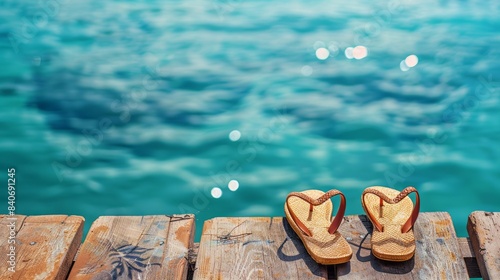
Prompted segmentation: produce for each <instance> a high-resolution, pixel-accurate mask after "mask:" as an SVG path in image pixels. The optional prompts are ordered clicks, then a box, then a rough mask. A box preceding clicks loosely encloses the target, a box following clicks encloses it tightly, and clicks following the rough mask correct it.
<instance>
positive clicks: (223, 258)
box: [193, 217, 328, 279]
mask: <svg viewBox="0 0 500 280" xmlns="http://www.w3.org/2000/svg"><path fill="white" fill-rule="evenodd" d="M327 273H328V272H327V268H326V267H325V266H321V265H318V264H317V263H316V262H315V261H314V260H313V259H312V258H311V257H310V256H309V255H308V254H307V252H306V251H305V248H304V247H303V245H302V242H301V241H300V239H299V238H298V237H297V235H296V234H295V233H294V232H293V230H292V229H291V227H290V226H289V225H288V223H287V222H286V219H284V218H282V217H279V218H215V219H212V220H208V221H206V222H205V224H204V225H203V232H202V235H201V240H200V247H199V250H198V257H197V260H196V269H195V272H194V277H193V279H326V278H327V276H328V275H327Z"/></svg>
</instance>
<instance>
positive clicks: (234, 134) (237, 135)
mask: <svg viewBox="0 0 500 280" xmlns="http://www.w3.org/2000/svg"><path fill="white" fill-rule="evenodd" d="M240 138H241V132H240V131H239V130H233V131H231V132H229V140H231V141H233V142H235V141H238V140H240Z"/></svg>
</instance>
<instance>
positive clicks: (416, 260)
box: [337, 212, 468, 280]
mask: <svg viewBox="0 0 500 280" xmlns="http://www.w3.org/2000/svg"><path fill="white" fill-rule="evenodd" d="M339 231H340V232H341V233H342V235H343V236H344V237H345V238H346V239H347V240H348V241H349V243H350V244H351V247H352V250H353V257H352V259H351V261H350V262H349V263H346V264H341V265H337V277H338V279H385V280H389V279H408V278H410V279H411V278H412V277H413V279H468V275H467V270H466V267H465V262H464V260H463V258H462V253H461V251H460V247H459V245H458V241H457V237H456V234H455V229H454V228H453V223H452V221H451V218H450V215H449V214H448V213H442V212H433V213H421V214H420V215H419V217H418V220H417V223H416V224H415V227H414V233H415V238H416V240H417V249H416V252H415V257H413V258H412V259H411V260H409V261H406V262H399V263H398V262H388V261H382V260H379V259H377V258H375V257H374V256H373V255H372V254H371V250H370V248H371V245H370V236H371V235H370V234H368V233H370V232H371V231H372V224H371V222H370V221H369V220H368V218H366V216H364V215H360V216H347V217H345V221H344V223H343V224H342V225H341V226H340V229H339Z"/></svg>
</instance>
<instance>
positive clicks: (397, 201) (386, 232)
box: [285, 187, 420, 265]
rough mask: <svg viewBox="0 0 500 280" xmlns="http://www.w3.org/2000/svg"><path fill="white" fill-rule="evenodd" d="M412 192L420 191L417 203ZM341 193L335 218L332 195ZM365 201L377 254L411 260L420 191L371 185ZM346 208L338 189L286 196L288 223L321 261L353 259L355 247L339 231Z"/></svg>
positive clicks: (363, 197)
mask: <svg viewBox="0 0 500 280" xmlns="http://www.w3.org/2000/svg"><path fill="white" fill-rule="evenodd" d="M412 192H414V193H415V194H416V200H415V205H413V202H412V201H411V199H410V198H409V197H407V196H408V195H409V194H410V193H412ZM337 195H338V196H340V205H339V209H338V211H337V214H336V215H335V217H334V218H333V220H332V218H331V217H332V213H333V204H332V202H331V201H330V198H332V197H334V196H337ZM384 202H386V204H384ZM361 203H362V205H363V209H364V210H365V212H366V214H367V216H368V218H369V219H370V221H371V222H372V224H373V232H372V237H371V245H372V253H373V255H374V256H375V257H377V258H379V259H382V260H388V261H406V260H409V259H411V258H412V257H413V255H414V253H415V237H414V235H413V230H412V228H413V225H414V224H415V221H416V220H417V216H418V212H419V208H420V201H419V195H418V192H417V190H416V189H415V188H414V187H407V188H405V189H404V190H403V191H401V192H399V191H397V190H394V189H391V188H387V187H369V188H367V189H365V190H364V191H363V194H362V195H361ZM345 208H346V200H345V197H344V195H343V194H342V192H340V191H338V190H330V191H328V192H326V193H325V192H323V191H320V190H306V191H302V192H292V193H290V194H289V195H288V196H287V198H286V201H285V214H286V218H287V220H288V223H289V224H290V226H291V227H292V228H293V230H294V231H295V232H296V233H297V235H298V236H299V238H300V239H301V240H302V242H303V243H304V246H305V248H306V250H307V252H308V253H309V255H310V256H311V257H312V258H313V259H314V260H315V261H316V262H318V263H320V264H325V265H331V264H341V263H345V262H348V261H349V260H350V259H351V256H352V250H351V247H350V246H349V244H348V243H347V241H346V240H345V239H344V237H342V235H341V234H340V233H339V232H338V231H337V229H338V227H339V226H340V224H341V222H342V220H343V217H344V213H345Z"/></svg>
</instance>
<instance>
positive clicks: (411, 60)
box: [405, 54, 418, 68]
mask: <svg viewBox="0 0 500 280" xmlns="http://www.w3.org/2000/svg"><path fill="white" fill-rule="evenodd" d="M405 63H406V66H408V67H410V68H411V67H415V66H416V65H417V64H418V57H417V56H416V55H414V54H412V55H409V56H408V57H406V59H405Z"/></svg>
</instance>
